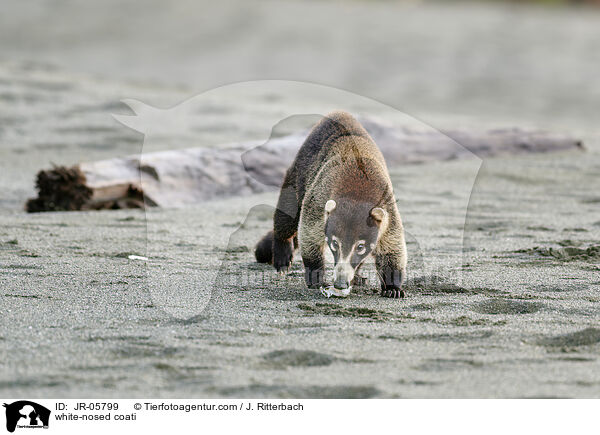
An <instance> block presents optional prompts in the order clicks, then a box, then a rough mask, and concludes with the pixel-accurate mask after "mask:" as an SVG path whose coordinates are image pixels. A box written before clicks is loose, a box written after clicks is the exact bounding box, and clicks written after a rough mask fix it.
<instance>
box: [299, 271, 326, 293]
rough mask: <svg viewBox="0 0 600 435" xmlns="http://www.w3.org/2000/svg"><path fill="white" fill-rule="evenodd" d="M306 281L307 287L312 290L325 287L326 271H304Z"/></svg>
mask: <svg viewBox="0 0 600 435" xmlns="http://www.w3.org/2000/svg"><path fill="white" fill-rule="evenodd" d="M304 281H305V282H306V286H307V287H308V288H311V289H318V288H320V287H323V286H324V285H325V271H324V270H323V269H311V268H308V267H306V268H305V269H304Z"/></svg>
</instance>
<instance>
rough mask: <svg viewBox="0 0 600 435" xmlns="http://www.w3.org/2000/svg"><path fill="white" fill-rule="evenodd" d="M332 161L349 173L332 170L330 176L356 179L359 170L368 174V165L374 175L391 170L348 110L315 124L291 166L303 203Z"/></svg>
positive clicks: (336, 169)
mask: <svg viewBox="0 0 600 435" xmlns="http://www.w3.org/2000/svg"><path fill="white" fill-rule="evenodd" d="M332 162H336V165H335V166H333V169H334V171H335V172H338V170H340V169H341V170H343V171H344V172H346V174H344V173H341V174H337V173H335V174H334V173H330V174H329V176H330V177H338V176H344V177H347V178H349V179H352V178H353V177H354V176H355V175H357V173H355V171H356V170H358V174H359V175H360V174H363V175H364V173H365V172H364V170H365V169H366V170H367V171H368V173H369V172H371V173H372V175H373V176H377V174H375V172H378V173H381V172H382V170H383V173H384V174H387V168H386V166H385V160H384V158H383V156H382V155H381V152H380V151H379V148H377V145H375V142H374V141H373V139H371V137H370V136H369V133H367V131H366V130H365V129H364V127H363V126H362V125H361V124H360V123H359V122H358V121H357V120H356V119H355V118H354V117H353V116H352V115H350V114H349V113H347V112H343V111H335V112H331V113H329V114H327V115H325V116H324V117H323V119H322V120H321V121H320V122H319V123H318V124H316V125H315V126H314V127H313V129H312V130H311V132H310V134H309V135H308V137H307V138H306V140H305V141H304V144H303V145H302V147H301V148H300V150H299V151H298V154H297V155H296V159H295V160H294V162H293V163H292V165H291V166H290V169H289V171H290V172H292V173H290V174H289V175H291V176H292V177H291V178H293V179H295V181H296V183H297V184H296V186H295V188H296V192H297V195H298V201H299V203H301V202H302V200H303V198H304V194H305V193H306V188H307V186H308V185H310V184H311V182H312V181H313V180H314V179H315V178H316V177H317V174H318V173H319V171H320V170H322V169H323V166H324V165H325V164H326V163H332ZM339 184H343V183H339ZM382 187H383V186H382Z"/></svg>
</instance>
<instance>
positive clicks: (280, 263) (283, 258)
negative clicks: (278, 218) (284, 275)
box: [273, 238, 294, 272]
mask: <svg viewBox="0 0 600 435" xmlns="http://www.w3.org/2000/svg"><path fill="white" fill-rule="evenodd" d="M293 256H294V246H293V244H292V241H291V240H279V239H277V238H274V239H273V266H274V267H275V269H276V270H277V272H285V271H287V270H288V269H289V268H290V265H291V264H292V257H293Z"/></svg>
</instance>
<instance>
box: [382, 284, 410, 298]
mask: <svg viewBox="0 0 600 435" xmlns="http://www.w3.org/2000/svg"><path fill="white" fill-rule="evenodd" d="M381 296H383V297H384V298H392V299H403V298H405V297H406V293H405V292H404V290H402V289H401V288H399V287H396V286H386V285H385V284H382V285H381Z"/></svg>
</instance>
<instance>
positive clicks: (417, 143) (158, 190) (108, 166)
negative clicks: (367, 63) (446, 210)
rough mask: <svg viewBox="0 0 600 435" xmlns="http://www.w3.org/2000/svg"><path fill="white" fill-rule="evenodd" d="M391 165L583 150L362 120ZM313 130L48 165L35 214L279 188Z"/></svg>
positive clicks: (539, 138) (541, 139)
mask: <svg viewBox="0 0 600 435" xmlns="http://www.w3.org/2000/svg"><path fill="white" fill-rule="evenodd" d="M360 121H361V122H362V124H363V125H364V126H365V128H366V129H367V130H368V131H369V133H370V134H371V136H372V137H373V139H374V140H375V141H376V142H377V144H378V146H379V148H380V149H381V151H382V153H383V155H384V157H385V159H386V161H387V164H388V166H395V165H399V164H415V163H423V162H428V161H435V160H438V161H439V160H453V159H459V158H474V157H480V158H484V157H490V156H496V155H502V154H509V155H515V154H525V153H544V152H553V151H566V150H574V149H583V145H582V143H581V141H579V140H577V139H574V138H572V137H569V136H564V135H558V134H552V133H546V132H538V131H526V130H521V129H503V130H489V131H484V132H474V131H465V130H456V131H444V132H438V131H433V130H428V131H415V130H410V129H407V128H395V127H390V126H387V125H385V124H382V123H379V122H377V121H374V120H372V119H360ZM306 134H307V132H303V133H301V134H294V135H290V136H285V137H280V138H272V139H271V140H269V141H268V142H267V143H264V144H257V143H243V144H239V145H236V146H232V147H227V148H191V149H184V150H173V151H162V152H156V153H149V154H144V155H142V156H141V157H126V158H115V159H110V160H102V161H98V162H91V163H81V164H79V165H76V166H74V167H71V168H65V167H54V168H53V169H51V170H45V171H40V172H39V173H38V177H37V188H38V191H39V195H38V197H37V198H35V199H30V200H29V201H28V202H27V205H26V209H27V211H29V212H39V211H57V210H63V211H69V210H97V209H107V208H108V209H117V208H140V207H144V205H146V206H160V207H180V206H185V205H191V204H197V203H200V202H202V201H206V200H209V199H214V198H224V197H231V196H241V195H248V194H253V193H260V192H266V191H273V190H277V189H278V188H279V186H280V183H281V181H282V179H283V175H284V173H285V171H286V169H287V167H288V166H289V165H290V163H291V162H292V160H293V159H294V156H295V155H296V152H297V150H298V148H299V147H300V145H301V144H302V142H303V141H304V138H305V137H306Z"/></svg>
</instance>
